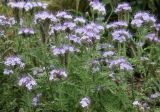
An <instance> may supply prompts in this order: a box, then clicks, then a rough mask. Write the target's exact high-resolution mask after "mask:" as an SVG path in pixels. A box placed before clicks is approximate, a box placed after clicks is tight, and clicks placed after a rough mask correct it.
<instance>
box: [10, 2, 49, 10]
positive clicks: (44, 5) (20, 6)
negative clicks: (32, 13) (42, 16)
mask: <svg viewBox="0 0 160 112" xmlns="http://www.w3.org/2000/svg"><path fill="white" fill-rule="evenodd" d="M8 6H10V7H11V8H18V9H25V11H29V10H31V9H33V8H36V7H40V8H43V9H46V8H47V6H48V4H47V3H42V2H31V1H28V2H24V1H19V2H9V3H8Z"/></svg>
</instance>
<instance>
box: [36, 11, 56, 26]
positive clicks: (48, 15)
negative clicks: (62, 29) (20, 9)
mask: <svg viewBox="0 0 160 112" xmlns="http://www.w3.org/2000/svg"><path fill="white" fill-rule="evenodd" d="M47 19H49V20H50V21H52V22H57V21H58V19H57V18H56V17H55V16H54V15H53V14H51V13H48V12H46V11H42V12H38V13H37V14H35V17H34V22H35V23H37V22H38V21H44V20H47Z"/></svg>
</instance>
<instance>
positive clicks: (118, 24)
mask: <svg viewBox="0 0 160 112" xmlns="http://www.w3.org/2000/svg"><path fill="white" fill-rule="evenodd" d="M126 27H128V24H127V22H125V21H117V22H112V23H110V24H107V26H106V28H107V29H118V28H126Z"/></svg>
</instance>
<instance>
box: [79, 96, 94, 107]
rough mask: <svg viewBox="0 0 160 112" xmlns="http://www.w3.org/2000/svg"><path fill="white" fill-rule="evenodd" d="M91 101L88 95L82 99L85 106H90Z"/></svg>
mask: <svg viewBox="0 0 160 112" xmlns="http://www.w3.org/2000/svg"><path fill="white" fill-rule="evenodd" d="M90 103H91V101H90V99H89V98H88V97H84V98H82V99H81V101H80V104H81V106H82V107H83V108H86V107H89V105H90Z"/></svg>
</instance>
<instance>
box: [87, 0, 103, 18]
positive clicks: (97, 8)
mask: <svg viewBox="0 0 160 112" xmlns="http://www.w3.org/2000/svg"><path fill="white" fill-rule="evenodd" d="M89 5H90V6H91V8H92V9H93V11H94V12H96V13H98V14H102V15H105V14H106V9H105V5H104V4H102V3H100V2H99V1H92V2H90V4H89Z"/></svg>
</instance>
